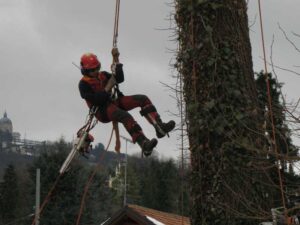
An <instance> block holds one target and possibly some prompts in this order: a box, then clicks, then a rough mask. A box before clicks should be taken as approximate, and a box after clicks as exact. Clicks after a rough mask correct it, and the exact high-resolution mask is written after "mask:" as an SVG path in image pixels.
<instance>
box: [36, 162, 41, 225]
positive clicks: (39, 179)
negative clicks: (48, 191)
mask: <svg viewBox="0 0 300 225" xmlns="http://www.w3.org/2000/svg"><path fill="white" fill-rule="evenodd" d="M40 183H41V171H40V169H39V168H38V169H36V189H35V218H36V220H35V224H36V225H39V223H40Z"/></svg>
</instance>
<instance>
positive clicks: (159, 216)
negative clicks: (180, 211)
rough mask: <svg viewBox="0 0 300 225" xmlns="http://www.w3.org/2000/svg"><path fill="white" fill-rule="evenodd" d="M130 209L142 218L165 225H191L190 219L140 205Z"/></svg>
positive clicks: (131, 206)
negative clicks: (147, 217) (149, 218)
mask: <svg viewBox="0 0 300 225" xmlns="http://www.w3.org/2000/svg"><path fill="white" fill-rule="evenodd" d="M128 208H130V209H131V210H133V211H135V212H136V213H138V214H140V215H141V216H149V217H152V218H154V219H155V220H157V221H159V222H161V223H163V224H165V225H190V224H191V223H190V219H189V218H188V217H182V216H179V215H176V214H172V213H166V212H161V211H158V210H154V209H149V208H145V207H142V206H138V205H128Z"/></svg>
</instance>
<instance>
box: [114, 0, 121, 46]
mask: <svg viewBox="0 0 300 225" xmlns="http://www.w3.org/2000/svg"><path fill="white" fill-rule="evenodd" d="M119 17H120V0H116V9H115V24H114V35H113V47H117V42H118V35H119V34H118V31H119Z"/></svg>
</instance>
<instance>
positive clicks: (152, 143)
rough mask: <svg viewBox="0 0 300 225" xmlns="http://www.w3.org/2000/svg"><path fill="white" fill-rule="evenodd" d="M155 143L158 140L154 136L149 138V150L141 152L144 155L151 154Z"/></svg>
mask: <svg viewBox="0 0 300 225" xmlns="http://www.w3.org/2000/svg"><path fill="white" fill-rule="evenodd" d="M157 143H158V141H157V140H156V139H155V138H153V139H152V140H151V145H150V146H149V147H150V148H149V150H147V151H143V154H144V155H145V156H146V157H148V156H150V155H151V154H152V152H153V149H154V148H155V147H156V145H157Z"/></svg>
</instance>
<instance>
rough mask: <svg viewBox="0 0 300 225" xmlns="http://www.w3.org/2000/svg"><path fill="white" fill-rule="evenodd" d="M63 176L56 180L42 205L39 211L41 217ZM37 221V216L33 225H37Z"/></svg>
mask: <svg viewBox="0 0 300 225" xmlns="http://www.w3.org/2000/svg"><path fill="white" fill-rule="evenodd" d="M61 176H62V173H61V174H59V176H58V177H57V178H56V180H55V182H54V184H53V186H52V187H51V189H50V191H49V192H48V194H47V196H46V198H45V199H44V201H43V203H42V205H41V207H40V210H39V215H41V214H42V212H43V211H44V209H45V207H46V205H47V203H48V202H49V200H50V198H51V195H52V193H53V191H54V190H55V188H56V186H57V183H58V181H59V180H60V178H61ZM36 219H37V218H36V215H35V216H34V219H33V221H32V224H31V225H35V223H36Z"/></svg>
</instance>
